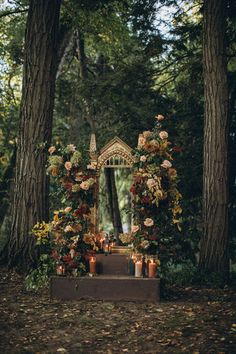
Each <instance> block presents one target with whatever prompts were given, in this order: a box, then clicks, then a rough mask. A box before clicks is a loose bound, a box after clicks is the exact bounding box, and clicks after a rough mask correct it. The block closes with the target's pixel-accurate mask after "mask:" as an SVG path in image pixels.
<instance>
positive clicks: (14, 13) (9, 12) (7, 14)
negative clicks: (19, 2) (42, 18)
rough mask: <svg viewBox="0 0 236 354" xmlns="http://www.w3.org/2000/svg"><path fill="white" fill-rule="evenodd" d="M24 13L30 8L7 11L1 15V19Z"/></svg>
mask: <svg viewBox="0 0 236 354" xmlns="http://www.w3.org/2000/svg"><path fill="white" fill-rule="evenodd" d="M23 12H28V8H27V9H15V10H5V11H2V12H1V13H0V18H2V17H5V16H9V15H16V14H20V13H23Z"/></svg>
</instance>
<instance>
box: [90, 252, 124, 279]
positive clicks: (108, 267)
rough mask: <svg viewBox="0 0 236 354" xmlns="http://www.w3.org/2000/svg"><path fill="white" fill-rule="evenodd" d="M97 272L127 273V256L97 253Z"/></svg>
mask: <svg viewBox="0 0 236 354" xmlns="http://www.w3.org/2000/svg"><path fill="white" fill-rule="evenodd" d="M96 260H97V273H98V274H104V275H105V274H106V275H111V274H113V275H129V256H128V255H125V254H108V255H105V254H97V255H96Z"/></svg>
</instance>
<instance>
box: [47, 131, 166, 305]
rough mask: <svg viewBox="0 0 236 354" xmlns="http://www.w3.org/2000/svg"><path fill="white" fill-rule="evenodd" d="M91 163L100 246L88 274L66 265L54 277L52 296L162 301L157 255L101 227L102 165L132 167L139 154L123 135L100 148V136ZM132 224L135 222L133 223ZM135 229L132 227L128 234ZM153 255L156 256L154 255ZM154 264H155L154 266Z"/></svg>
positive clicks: (94, 217) (93, 227) (93, 229)
mask: <svg viewBox="0 0 236 354" xmlns="http://www.w3.org/2000/svg"><path fill="white" fill-rule="evenodd" d="M89 153H90V163H89V166H88V168H89V169H91V170H92V171H94V172H93V173H94V179H95V180H96V183H95V185H96V188H95V191H94V205H93V208H91V213H90V222H91V232H93V233H94V234H96V235H99V234H100V235H101V236H99V237H100V238H99V244H100V247H99V249H98V251H97V252H96V253H95V254H93V255H92V256H91V257H90V259H89V260H88V261H87V270H88V273H87V275H85V276H72V274H70V275H69V276H68V274H66V272H65V270H64V269H63V268H60V269H58V272H57V275H56V276H52V277H51V279H50V296H51V298H56V299H63V300H79V299H91V300H104V301H142V302H152V303H155V302H159V301H160V279H158V278H157V263H156V261H155V259H154V258H155V257H146V258H145V257H144V256H143V255H142V254H136V255H135V254H134V253H133V249H132V247H131V246H122V245H121V242H120V240H119V239H118V238H117V235H116V238H115V239H114V238H113V236H114V235H112V238H111V236H110V234H109V232H107V231H106V230H103V232H101V231H100V228H101V220H99V202H100V201H99V195H100V194H101V193H100V191H99V177H100V174H101V171H102V169H114V168H121V169H127V168H129V169H131V168H132V166H133V164H134V162H135V157H134V155H133V154H132V149H131V148H130V147H129V146H128V145H127V144H126V143H125V142H123V141H122V140H121V139H120V138H118V137H115V138H114V139H112V140H111V141H110V142H109V143H108V144H106V145H105V147H103V148H102V149H101V151H100V153H98V152H97V147H96V137H95V134H92V136H91V140H90V149H89ZM130 228H131V225H130ZM129 232H130V233H131V230H128V233H127V235H128V234H129ZM151 258H152V259H151ZM151 266H152V268H151Z"/></svg>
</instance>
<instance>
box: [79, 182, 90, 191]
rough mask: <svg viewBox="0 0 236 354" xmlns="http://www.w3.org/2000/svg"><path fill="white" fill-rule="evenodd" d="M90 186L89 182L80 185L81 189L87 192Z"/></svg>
mask: <svg viewBox="0 0 236 354" xmlns="http://www.w3.org/2000/svg"><path fill="white" fill-rule="evenodd" d="M89 187H90V184H89V183H88V182H87V181H83V182H82V183H80V188H81V189H83V190H85V191H87V190H89Z"/></svg>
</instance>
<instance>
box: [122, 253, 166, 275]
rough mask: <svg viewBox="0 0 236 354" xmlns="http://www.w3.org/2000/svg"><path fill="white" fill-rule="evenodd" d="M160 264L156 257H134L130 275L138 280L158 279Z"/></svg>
mask: <svg viewBox="0 0 236 354" xmlns="http://www.w3.org/2000/svg"><path fill="white" fill-rule="evenodd" d="M159 264H160V262H159V260H158V259H157V257H156V256H147V257H146V258H145V257H144V256H143V255H141V254H136V255H132V256H131V257H130V262H129V271H130V275H134V276H135V277H137V278H140V277H148V278H156V277H157V267H158V265H159Z"/></svg>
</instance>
